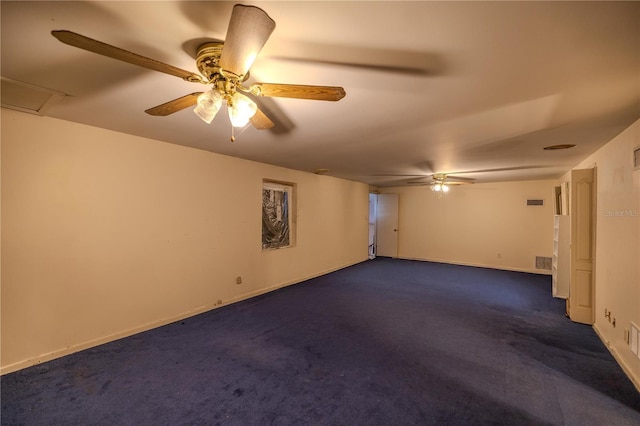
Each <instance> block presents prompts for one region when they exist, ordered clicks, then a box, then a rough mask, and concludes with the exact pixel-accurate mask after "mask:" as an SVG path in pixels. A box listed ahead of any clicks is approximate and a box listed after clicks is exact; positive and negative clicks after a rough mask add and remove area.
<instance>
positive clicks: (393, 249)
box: [375, 194, 398, 257]
mask: <svg viewBox="0 0 640 426" xmlns="http://www.w3.org/2000/svg"><path fill="white" fill-rule="evenodd" d="M375 236H376V237H375V251H376V255H378V256H384V257H398V194H378V195H377V202H376V226H375Z"/></svg>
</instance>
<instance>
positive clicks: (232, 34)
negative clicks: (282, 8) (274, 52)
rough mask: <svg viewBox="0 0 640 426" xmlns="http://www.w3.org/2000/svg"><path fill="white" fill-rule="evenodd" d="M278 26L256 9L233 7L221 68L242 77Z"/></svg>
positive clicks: (239, 5) (221, 57)
mask: <svg viewBox="0 0 640 426" xmlns="http://www.w3.org/2000/svg"><path fill="white" fill-rule="evenodd" d="M275 27H276V23H275V21H274V20H273V19H271V18H270V17H269V15H267V13H266V12H265V11H264V10H262V9H260V8H259V7H255V6H245V5H241V4H237V5H235V6H233V12H231V19H230V21H229V28H228V29H227V36H226V37H225V41H224V48H223V49H222V55H221V56H220V68H222V69H223V70H225V71H229V72H231V73H233V74H235V75H237V76H238V77H240V78H241V77H243V76H244V75H245V74H247V72H248V71H249V68H251V65H253V62H254V61H255V60H256V57H257V56H258V53H260V51H261V50H262V47H263V46H264V44H265V43H266V42H267V39H269V36H270V35H271V33H272V32H273V30H274V28H275Z"/></svg>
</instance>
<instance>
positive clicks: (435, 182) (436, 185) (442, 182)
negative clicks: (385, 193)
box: [407, 173, 475, 192]
mask: <svg viewBox="0 0 640 426" xmlns="http://www.w3.org/2000/svg"><path fill="white" fill-rule="evenodd" d="M474 180H475V179H473V178H461V177H459V176H450V175H447V174H446V173H435V174H433V175H431V180H429V181H424V180H413V181H411V180H410V181H407V184H409V185H429V188H430V189H431V190H432V191H434V192H449V187H450V186H453V185H468V184H472V183H473V181H474Z"/></svg>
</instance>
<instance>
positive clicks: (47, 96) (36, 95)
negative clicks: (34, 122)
mask: <svg viewBox="0 0 640 426" xmlns="http://www.w3.org/2000/svg"><path fill="white" fill-rule="evenodd" d="M0 93H2V106H3V107H4V108H9V109H13V110H17V111H22V112H26V113H29V114H36V115H46V113H47V111H48V110H49V109H50V108H51V107H52V106H53V105H55V104H56V103H58V102H59V101H60V100H61V99H62V98H63V97H64V96H65V95H64V93H60V92H56V91H55V90H51V89H45V88H43V87H38V86H34V85H32V84H29V83H24V82H21V81H16V80H11V79H9V78H5V77H2V85H1V88H0Z"/></svg>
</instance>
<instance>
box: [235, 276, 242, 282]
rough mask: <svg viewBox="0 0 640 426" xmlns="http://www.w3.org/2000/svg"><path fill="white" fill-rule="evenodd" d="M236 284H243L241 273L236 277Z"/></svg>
mask: <svg viewBox="0 0 640 426" xmlns="http://www.w3.org/2000/svg"><path fill="white" fill-rule="evenodd" d="M236 284H242V277H241V276H240V275H238V276H237V277H236Z"/></svg>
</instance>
